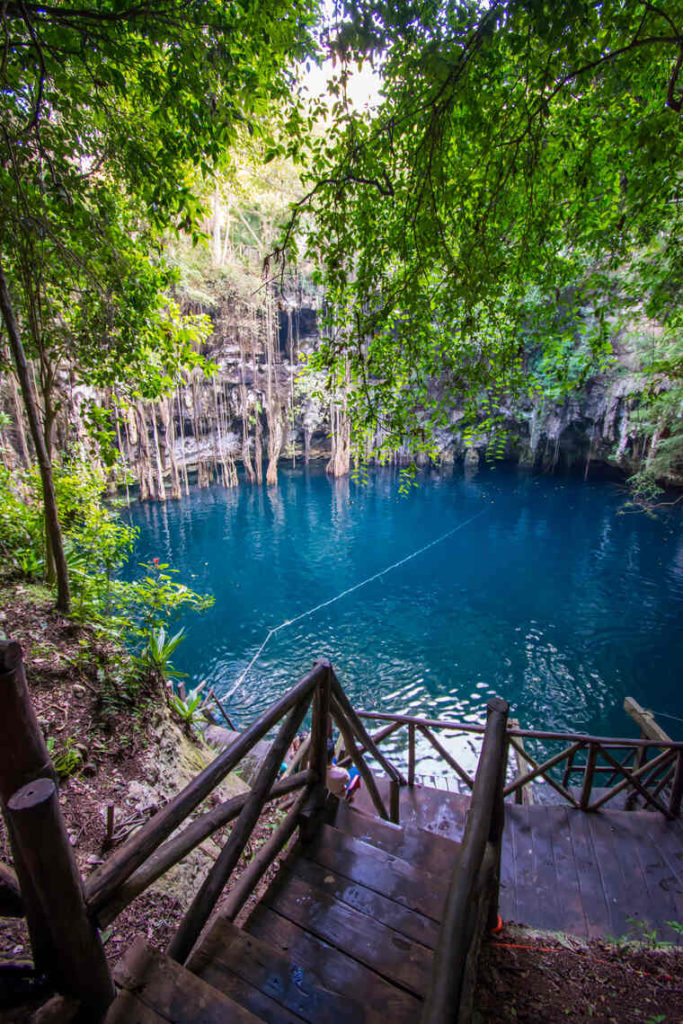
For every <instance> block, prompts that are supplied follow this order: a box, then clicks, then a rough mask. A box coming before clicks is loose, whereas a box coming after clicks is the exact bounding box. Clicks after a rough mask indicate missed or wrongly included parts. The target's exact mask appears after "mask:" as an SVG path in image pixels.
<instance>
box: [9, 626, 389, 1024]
mask: <svg viewBox="0 0 683 1024" xmlns="http://www.w3.org/2000/svg"><path fill="white" fill-rule="evenodd" d="M309 711H310V713H311V733H310V736H309V738H308V741H307V744H306V753H305V756H304V757H303V758H302V759H301V762H300V764H299V766H298V767H299V769H300V770H299V771H298V772H297V773H296V774H291V775H286V776H285V777H283V778H280V779H278V775H279V773H280V769H281V765H282V762H283V760H284V758H285V755H286V752H287V749H288V748H289V746H290V744H291V742H292V740H293V738H294V736H295V735H296V733H297V731H298V729H299V728H300V726H301V724H302V722H303V721H304V718H305V717H306V715H307V714H308V713H309ZM332 720H334V721H335V722H336V724H337V726H338V728H339V730H340V733H341V735H342V737H343V740H344V744H345V750H346V752H348V754H349V755H350V757H351V759H352V760H353V762H354V763H355V764H356V766H357V767H358V770H359V772H360V773H361V775H362V776H363V779H364V780H365V783H366V785H367V788H368V791H369V792H370V794H371V796H372V798H373V800H374V802H375V807H376V809H377V812H378V814H380V815H381V816H382V817H385V818H387V817H389V816H390V815H391V814H392V813H393V816H394V820H397V812H398V801H397V800H395V799H393V798H392V801H391V807H390V809H389V810H387V808H386V807H385V805H384V802H383V800H382V797H381V796H380V794H379V791H378V789H377V786H376V784H375V781H374V778H373V775H372V772H371V771H370V768H369V766H368V764H367V762H366V759H365V757H364V753H363V752H364V751H365V752H367V753H369V754H370V755H371V756H372V757H373V758H375V760H376V761H377V763H378V764H379V765H381V767H382V769H383V770H384V771H385V772H386V773H387V774H388V776H389V778H390V780H391V783H392V786H393V787H398V786H399V785H401V784H405V781H406V780H405V779H404V778H403V776H402V775H401V773H400V772H398V771H397V770H396V768H394V766H393V765H392V764H391V763H390V762H389V761H388V760H387V758H386V757H385V756H384V755H383V754H382V752H381V751H380V750H379V749H378V747H377V745H376V744H375V742H374V741H373V740H372V738H371V737H370V736H369V734H368V732H367V730H366V728H365V726H364V725H363V723H362V721H361V720H360V719H359V718H358V716H357V715H356V713H355V712H354V710H353V708H352V707H351V705H350V704H349V702H348V699H347V697H346V695H345V694H344V691H343V690H342V688H341V686H340V684H339V682H338V680H337V678H336V676H335V675H334V672H333V670H332V667H331V665H330V664H329V662H327V661H318V662H316V664H315V665H314V667H313V669H312V670H311V671H310V672H309V673H308V674H307V675H305V676H304V677H303V678H302V679H301V680H300V681H299V682H298V683H297V684H296V685H295V686H294V687H292V689H291V690H290V691H289V692H288V693H286V694H284V696H282V697H281V698H280V699H279V700H278V701H276V702H275V703H274V704H272V705H271V706H270V707H269V708H268V709H267V710H266V711H265V712H264V713H263V714H262V715H261V716H260V717H259V718H258V719H257V720H256V721H255V722H254V723H252V725H250V726H249V728H247V729H246V730H245V731H244V732H243V733H241V734H240V735H239V736H238V737H237V738H236V739H235V740H234V742H233V743H232V744H231V745H230V746H229V747H227V748H226V749H225V750H223V751H221V753H220V754H218V756H217V757H216V758H215V759H214V760H213V761H212V762H211V763H210V764H209V765H208V766H207V767H206V768H205V769H204V770H203V771H202V772H201V773H199V774H198V775H197V776H195V778H193V779H192V780H191V781H190V782H189V783H188V784H187V786H186V787H185V788H184V789H183V790H182V791H181V792H179V793H178V794H176V795H175V796H174V797H173V798H172V799H171V800H169V801H168V803H166V804H165V805H164V806H163V807H162V808H161V810H159V811H158V812H157V813H156V814H155V815H154V816H153V817H152V818H150V819H149V820H148V821H147V822H146V823H145V824H144V825H143V826H142V827H141V828H140V829H138V830H137V831H136V832H134V833H133V834H132V835H131V836H129V838H128V839H127V840H126V841H125V842H123V843H122V844H121V845H120V846H118V848H117V849H115V851H114V852H113V853H112V854H111V856H109V858H108V859H107V860H106V861H105V862H104V863H103V864H101V865H100V866H99V867H98V868H97V869H96V870H95V871H93V872H92V873H91V874H90V875H89V876H88V878H87V879H86V880H85V882H84V883H83V882H82V881H81V879H80V877H79V876H78V873H77V871H76V867H75V862H74V859H73V853H72V851H71V847H70V845H69V842H68V839H67V836H66V831H65V828H64V823H63V821H62V818H61V814H60V810H59V803H58V799H57V790H56V784H55V779H54V778H53V772H52V767H51V762H50V758H49V755H48V752H47V749H46V747H45V742H44V740H43V737H42V733H41V731H40V728H39V726H38V723H37V721H36V717H35V714H34V712H33V708H32V706H31V702H30V699H29V697H28V691H27V688H26V680H25V677H24V672H23V662H22V656H21V648H20V647H19V645H18V644H11V643H0V799H1V800H2V809H3V812H4V814H5V817H6V819H7V822H8V830H9V834H10V838H11V840H12V851H13V859H14V864H15V869H16V875H15V874H14V872H12V871H11V870H10V869H8V868H6V867H4V866H3V868H2V871H1V872H0V909H2V910H3V912H4V913H6V914H9V913H12V914H16V915H25V916H26V919H27V923H28V926H29V931H30V936H31V942H32V946H33V950H34V960H35V963H36V967H37V969H38V970H41V971H44V972H46V973H47V974H48V976H49V978H50V980H51V982H52V984H53V985H54V987H55V988H56V989H57V991H59V992H63V993H66V994H70V995H72V996H75V997H76V998H77V999H79V1000H80V1001H81V1003H82V1005H83V1009H84V1012H85V1013H86V1015H87V1016H88V1019H89V1020H92V1021H96V1020H99V1019H100V1017H101V1015H102V1011H103V1008H105V1007H106V1006H107V1005H108V1003H109V1001H110V1000H111V998H112V996H113V992H114V989H113V984H112V981H111V977H110V975H109V972H108V969H107V966H106V961H105V959H104V954H103V950H102V943H101V940H100V938H99V932H98V929H99V928H103V927H104V926H105V925H108V924H110V923H111V922H112V921H113V920H114V919H115V918H116V917H117V916H118V914H120V913H121V911H122V910H123V909H124V908H125V907H127V906H128V905H129V904H130V903H131V902H132V901H133V900H134V899H135V898H136V897H137V896H139V895H140V894H141V893H142V892H144V891H145V889H147V888H148V887H149V886H150V885H152V884H153V883H154V882H155V881H156V880H157V879H158V878H160V877H161V876H162V875H163V874H165V873H166V872H167V871H168V870H170V868H172V867H173V866H174V865H176V864H177V863H178V862H179V861H180V860H182V859H183V858H184V857H186V856H187V855H188V854H189V853H190V852H191V851H192V850H194V849H195V848H196V847H197V846H199V844H200V843H202V842H204V840H206V839H207V838H208V837H209V836H212V835H214V834H215V833H216V832H218V831H219V830H220V829H222V828H224V827H225V826H226V825H229V824H231V823H232V827H231V828H230V832H229V834H228V838H227V840H226V841H225V844H224V846H223V848H222V850H221V852H220V854H219V856H218V858H217V859H216V861H215V863H214V864H213V866H212V867H211V869H210V870H209V872H208V874H207V877H206V879H205V880H204V882H203V884H202V885H201V886H200V888H199V890H198V892H197V893H196V895H195V898H194V899H193V901H192V903H191V905H190V907H189V909H188V911H187V913H186V914H185V916H184V918H183V919H182V921H181V923H180V926H179V928H178V930H177V932H176V934H175V935H174V937H173V939H172V941H171V944H170V946H169V954H170V955H171V956H172V957H174V958H175V959H177V960H179V961H180V962H185V961H186V960H187V958H188V956H189V955H190V953H191V951H192V949H193V947H194V945H195V943H196V940H197V938H198V936H199V934H200V932H201V930H202V928H203V927H204V925H205V923H206V921H207V920H208V918H209V915H210V914H211V912H212V910H213V909H214V907H215V905H216V902H217V900H218V898H219V897H220V895H221V893H222V892H223V891H224V889H225V887H226V885H227V883H228V881H229V879H230V877H231V875H232V872H233V870H234V868H235V866H236V865H237V863H238V861H239V859H240V857H241V856H242V854H243V852H244V849H245V846H246V844H247V842H248V841H249V838H250V836H251V834H252V832H253V829H254V826H255V825H256V822H257V821H258V818H259V816H260V814H261V813H262V811H263V808H264V806H265V805H266V804H267V803H268V802H269V801H272V800H275V799H277V798H278V797H281V796H284V795H285V794H288V793H296V791H300V792H298V793H296V796H295V800H294V804H293V806H292V807H291V808H290V810H289V812H288V814H286V816H285V818H284V819H283V821H282V822H281V823H280V825H279V826H278V827H277V829H276V830H275V831H274V832H273V834H272V835H271V836H270V838H269V839H268V840H267V842H266V843H264V844H263V846H262V847H261V849H260V850H259V851H258V853H257V854H256V855H255V856H254V857H253V858H252V859H251V861H250V863H249V865H248V867H247V868H246V870H245V871H244V872H243V873H242V875H241V877H240V879H239V881H238V882H237V884H236V885H235V886H234V887H233V889H232V890H231V892H230V894H229V895H228V897H227V898H226V901H225V903H224V905H223V907H222V908H221V912H222V913H224V914H225V915H226V916H227V917H229V918H234V917H235V916H236V915H237V913H238V912H239V910H240V909H241V907H242V906H243V904H244V902H245V901H246V899H247V898H248V896H249V894H250V893H251V892H252V891H253V888H254V886H255V885H256V884H257V882H258V880H259V879H260V878H261V876H262V875H263V874H264V872H265V871H266V870H267V868H268V866H269V865H270V864H271V863H272V862H273V860H274V859H275V858H276V857H277V855H278V854H279V853H280V851H281V850H282V849H283V847H284V846H285V845H286V843H287V842H288V841H289V839H290V838H291V837H292V835H293V834H294V832H295V830H296V828H297V826H300V827H301V828H302V829H303V830H305V829H306V828H311V827H314V826H315V824H316V822H317V818H318V817H319V815H320V813H321V812H322V810H323V806H324V803H325V800H326V798H327V790H326V785H325V782H326V771H327V763H328V740H329V738H330V737H331V735H332ZM275 728H277V729H278V731H277V733H276V736H275V739H274V740H273V742H272V744H271V745H270V748H269V750H268V753H267V755H266V757H265V760H264V761H263V763H262V765H261V767H260V770H259V772H258V775H257V777H256V779H255V781H254V782H253V784H252V787H251V789H250V790H249V791H248V792H246V793H243V794H240V795H239V796H236V797H233V798H232V799H229V800H225V801H223V802H222V803H220V804H218V805H217V806H215V807H213V808H211V809H209V810H205V811H204V812H203V813H202V810H201V806H200V805H202V803H203V802H204V801H205V800H206V798H207V797H208V796H209V795H210V794H211V793H212V792H213V791H214V790H215V789H216V787H217V786H218V785H220V783H221V782H222V781H223V780H224V779H225V777H226V776H227V775H228V774H229V773H230V772H232V771H233V770H234V769H235V768H236V767H237V765H238V764H239V763H240V761H241V759H242V758H243V757H244V756H245V755H246V754H247V753H248V752H249V751H250V750H251V749H252V748H253V746H254V745H255V744H256V743H257V741H258V740H260V739H261V738H262V737H264V736H265V735H266V734H267V733H270V732H271V731H272V730H274V729H275Z"/></svg>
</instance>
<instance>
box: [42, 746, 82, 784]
mask: <svg viewBox="0 0 683 1024" xmlns="http://www.w3.org/2000/svg"><path fill="white" fill-rule="evenodd" d="M47 752H48V754H49V755H50V757H51V758H52V764H53V765H54V769H55V771H56V772H57V775H58V776H59V778H60V779H68V778H70V776H72V775H75V774H76V773H77V772H78V771H80V769H81V768H82V767H83V752H82V750H81V748H80V747H79V746H78V744H77V742H76V740H75V739H74V738H73V737H69V738H68V739H67V740H66V741H65V742H64V743H63V744H61V745H60V746H59V747H58V746H57V742H56V740H55V738H54V736H49V737H48V739H47Z"/></svg>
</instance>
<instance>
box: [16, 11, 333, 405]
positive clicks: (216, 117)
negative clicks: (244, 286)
mask: <svg viewBox="0 0 683 1024" xmlns="http://www.w3.org/2000/svg"><path fill="white" fill-rule="evenodd" d="M314 14H315V5H310V4H309V3H307V2H306V3H304V2H303V0H273V2H271V3H269V4H267V5H265V4H263V3H260V2H258V0H243V2H239V3H223V2H222V0H192V2H191V3H187V2H186V0H162V2H161V3H144V2H143V3H140V4H138V3H131V2H130V0H96V2H94V3H91V4H88V5H84V6H82V7H81V6H79V5H73V4H71V3H69V2H65V0H55V2H53V3H50V4H44V5H43V4H34V3H5V4H3V5H1V6H0V50H1V57H0V201H1V202H2V208H3V218H2V223H1V224H0V262H1V263H2V266H3V267H4V269H5V272H6V274H7V275H8V277H9V280H10V284H11V287H12V291H13V296H14V301H15V305H16V307H17V310H18V313H19V318H20V320H21V322H22V325H23V326H24V328H25V329H26V333H25V335H24V344H26V345H28V346H29V350H30V353H31V354H33V355H37V356H39V357H40V358H41V359H43V358H45V356H46V353H48V352H49V353H50V356H51V358H52V359H53V360H54V358H58V357H59V355H60V353H65V352H67V351H68V354H69V357H70V359H72V360H73V361H75V363H76V366H77V367H79V366H80V367H81V368H83V369H84V370H87V373H88V376H89V379H90V380H91V381H92V382H93V383H97V382H99V383H112V382H113V381H114V380H115V379H116V377H117V376H118V378H119V379H122V378H123V379H125V378H126V377H127V376H131V375H132V376H135V375H136V374H138V376H140V375H144V372H145V368H146V367H147V365H148V364H149V356H150V353H151V352H152V350H155V351H156V355H157V358H156V363H155V361H154V360H152V363H153V364H154V365H151V371H150V375H149V376H150V381H149V382H148V384H149V386H148V388H147V390H148V391H153V390H154V386H153V379H152V378H155V377H156V378H157V379H158V381H159V384H160V386H161V384H162V383H163V381H164V380H165V379H166V373H167V369H166V368H165V367H164V365H163V363H164V360H163V358H162V355H164V354H165V355H166V356H167V357H168V360H170V362H171V363H172V362H173V360H174V359H176V358H178V352H180V358H181V359H188V358H190V352H191V347H192V346H191V341H192V327H193V326H197V325H192V324H191V323H189V322H188V323H187V324H185V325H183V324H182V323H181V322H180V320H179V318H178V316H177V311H174V310H173V308H172V307H168V305H167V302H166V300H165V299H164V296H165V295H166V294H168V290H169V288H170V287H171V285H172V283H173V279H174V277H173V274H172V273H171V272H170V271H169V269H168V267H167V266H166V264H165V262H164V259H163V247H162V240H163V233H164V232H167V231H168V230H185V231H188V232H191V233H192V232H194V233H195V237H196V231H197V225H198V223H199V221H200V218H201V217H202V215H203V209H202V205H201V201H200V199H199V198H198V196H197V189H196V179H197V176H207V175H209V174H210V173H212V170H213V169H214V168H215V167H216V166H217V165H218V164H219V163H220V161H221V160H222V159H223V158H224V154H225V153H226V151H227V149H228V148H229V147H230V145H231V144H232V143H234V142H235V140H236V139H237V138H238V137H239V136H240V134H243V133H245V132H248V133H250V134H258V133H259V132H260V131H261V130H262V126H263V124H264V123H267V120H268V118H267V117H266V115H267V113H268V111H269V106H270V104H272V103H273V102H276V101H278V100H280V99H282V98H283V97H284V96H286V95H288V90H289V87H290V81H291V80H290V76H289V72H288V71H287V68H288V67H289V64H290V62H291V60H292V58H293V57H296V56H297V55H302V54H303V53H304V52H305V51H306V50H307V48H308V47H309V45H310V39H309V36H308V29H307V26H308V25H309V23H310V22H311V21H312V19H313V17H314ZM166 308H169V313H168V315H165V314H164V309H166ZM199 329H200V335H201V325H199ZM195 337H196V332H195ZM145 351H146V354H145Z"/></svg>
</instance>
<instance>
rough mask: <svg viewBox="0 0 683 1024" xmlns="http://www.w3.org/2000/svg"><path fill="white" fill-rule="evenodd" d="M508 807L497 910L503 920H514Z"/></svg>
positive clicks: (514, 878)
mask: <svg viewBox="0 0 683 1024" xmlns="http://www.w3.org/2000/svg"><path fill="white" fill-rule="evenodd" d="M508 811H509V807H508V806H507V805H506V807H505V817H506V821H505V829H504V831H503V842H502V845H501V856H500V890H499V897H498V912H499V914H500V915H501V917H502V918H503V920H504V921H515V920H517V918H516V916H515V915H516V910H515V901H516V892H515V890H516V884H517V880H516V876H515V856H514V845H513V843H514V839H513V835H514V828H512V829H511V828H510V827H509V822H508Z"/></svg>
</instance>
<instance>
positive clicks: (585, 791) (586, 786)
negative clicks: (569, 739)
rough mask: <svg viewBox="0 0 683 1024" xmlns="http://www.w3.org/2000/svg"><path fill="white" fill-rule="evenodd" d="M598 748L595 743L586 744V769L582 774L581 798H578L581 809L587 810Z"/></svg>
mask: <svg viewBox="0 0 683 1024" xmlns="http://www.w3.org/2000/svg"><path fill="white" fill-rule="evenodd" d="M598 750H599V748H598V745H597V743H590V744H589V745H588V759H587V760H586V771H585V774H584V776H583V786H582V788H581V798H580V800H579V806H580V807H581V810H582V811H586V810H588V805H589V804H590V801H591V792H592V789H593V776H594V775H595V766H596V764H597V761H598Z"/></svg>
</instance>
